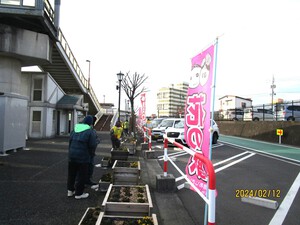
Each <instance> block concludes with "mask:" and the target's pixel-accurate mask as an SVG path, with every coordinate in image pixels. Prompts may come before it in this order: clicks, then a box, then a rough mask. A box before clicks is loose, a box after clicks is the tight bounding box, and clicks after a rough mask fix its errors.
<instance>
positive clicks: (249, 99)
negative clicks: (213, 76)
mask: <svg viewBox="0 0 300 225" xmlns="http://www.w3.org/2000/svg"><path fill="white" fill-rule="evenodd" d="M223 98H238V99H244V100H247V101H251V102H252V99H251V98H243V97H239V96H236V95H224V96H223V97H221V98H219V100H221V99H223Z"/></svg>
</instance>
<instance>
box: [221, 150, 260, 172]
mask: <svg viewBox="0 0 300 225" xmlns="http://www.w3.org/2000/svg"><path fill="white" fill-rule="evenodd" d="M254 155H255V153H251V154H249V155H247V156H245V157H243V158H240V159H239V160H236V161H234V162H232V163H229V164H227V165H226V166H222V167H220V168H218V169H216V170H215V173H217V172H219V171H221V170H224V169H226V168H228V167H230V166H233V165H235V164H237V163H239V162H241V161H243V160H245V159H248V158H250V157H252V156H254Z"/></svg>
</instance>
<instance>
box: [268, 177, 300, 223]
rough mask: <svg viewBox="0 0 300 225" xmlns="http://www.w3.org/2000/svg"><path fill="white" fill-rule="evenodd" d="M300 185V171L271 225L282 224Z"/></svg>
mask: <svg viewBox="0 0 300 225" xmlns="http://www.w3.org/2000/svg"><path fill="white" fill-rule="evenodd" d="M299 187H300V173H298V176H297V177H296V179H295V181H294V183H293V185H292V186H291V188H290V190H289V191H288V193H287V194H286V196H285V198H284V199H283V201H282V203H281V204H280V206H279V208H278V209H277V211H276V213H275V215H274V216H273V218H272V220H271V222H270V223H269V225H280V224H282V223H283V221H284V219H285V217H286V215H287V213H288V211H289V209H290V207H291V205H292V203H293V201H294V199H295V196H296V194H297V192H298V190H299Z"/></svg>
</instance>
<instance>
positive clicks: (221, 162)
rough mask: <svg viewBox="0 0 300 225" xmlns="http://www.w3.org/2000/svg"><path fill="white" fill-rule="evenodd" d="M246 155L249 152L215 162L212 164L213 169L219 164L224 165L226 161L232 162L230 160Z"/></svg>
mask: <svg viewBox="0 0 300 225" xmlns="http://www.w3.org/2000/svg"><path fill="white" fill-rule="evenodd" d="M247 153H249V152H248V151H246V152H243V153H241V154H238V155H235V156H232V157H230V158H228V159H225V160H223V161H220V162H217V163H215V164H214V167H215V166H218V165H220V164H223V163H226V162H227V161H230V160H232V159H235V158H238V157H240V156H242V155H245V154H247Z"/></svg>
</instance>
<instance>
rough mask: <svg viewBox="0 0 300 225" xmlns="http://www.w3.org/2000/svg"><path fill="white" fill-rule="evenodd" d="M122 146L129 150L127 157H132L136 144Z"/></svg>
mask: <svg viewBox="0 0 300 225" xmlns="http://www.w3.org/2000/svg"><path fill="white" fill-rule="evenodd" d="M123 146H125V147H127V148H128V150H129V155H134V154H135V152H136V142H132V143H126V142H125V143H123Z"/></svg>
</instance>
